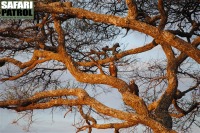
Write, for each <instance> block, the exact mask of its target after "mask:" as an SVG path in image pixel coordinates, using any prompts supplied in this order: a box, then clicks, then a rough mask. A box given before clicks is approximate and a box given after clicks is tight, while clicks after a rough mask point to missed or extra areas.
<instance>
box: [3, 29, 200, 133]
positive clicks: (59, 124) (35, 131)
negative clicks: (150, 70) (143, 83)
mask: <svg viewBox="0 0 200 133" xmlns="http://www.w3.org/2000/svg"><path fill="white" fill-rule="evenodd" d="M151 40H152V39H151V38H150V37H147V36H144V35H142V34H141V33H139V32H132V31H130V32H129V33H128V35H127V36H126V37H124V38H121V37H119V38H117V39H115V40H113V42H112V43H116V42H119V43H120V44H121V43H124V44H128V45H127V48H126V49H130V48H136V47H138V46H143V45H145V44H147V43H149V42H151ZM160 49H161V48H160V47H159V46H157V47H156V48H154V49H153V50H151V51H148V52H146V53H142V54H138V55H137V56H136V57H137V58H139V59H141V60H140V61H142V62H145V61H148V60H149V59H153V58H154V59H163V57H164V56H163V55H164V54H163V52H161V50H160ZM0 88H1V86H0ZM119 99H121V96H120V95H119V94H118V93H117V92H116V90H115V89H113V90H112V93H109V94H108V95H103V96H102V97H98V100H99V101H101V102H103V103H104V104H106V105H108V106H111V107H114V108H120V107H121V103H120V100H119ZM34 112H35V113H34V117H33V119H34V120H35V122H34V123H33V124H32V125H31V128H30V131H29V133H56V132H57V133H75V131H76V130H75V128H74V127H73V126H72V124H73V122H74V119H73V118H74V116H73V114H70V113H69V114H68V115H67V116H66V117H65V118H64V114H65V112H66V111H59V110H57V111H55V112H54V115H53V119H52V114H51V113H50V110H47V111H43V110H39V111H34ZM17 118H18V116H17V115H16V113H15V112H14V111H9V110H5V109H0V133H27V132H26V131H25V130H24V128H25V127H26V126H25V125H23V123H26V120H21V122H20V123H21V124H20V125H17V124H12V122H13V120H15V119H17ZM193 131H194V132H198V131H200V130H199V129H198V128H196V129H194V130H193ZM93 132H94V133H112V132H113V130H93ZM139 132H141V133H142V131H139ZM82 133H86V132H82Z"/></svg>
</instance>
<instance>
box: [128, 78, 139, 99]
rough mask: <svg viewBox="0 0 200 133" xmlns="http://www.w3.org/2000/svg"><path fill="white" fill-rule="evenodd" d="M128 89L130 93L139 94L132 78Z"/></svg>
mask: <svg viewBox="0 0 200 133" xmlns="http://www.w3.org/2000/svg"><path fill="white" fill-rule="evenodd" d="M129 89H130V92H131V93H134V94H135V95H137V96H139V89H138V86H137V85H136V84H135V81H134V80H131V81H130V83H129Z"/></svg>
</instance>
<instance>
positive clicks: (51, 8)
mask: <svg viewBox="0 0 200 133" xmlns="http://www.w3.org/2000/svg"><path fill="white" fill-rule="evenodd" d="M0 21H1V22H0V23H1V25H0V41H1V43H0V53H1V57H0V67H1V68H0V69H1V72H0V76H1V77H0V79H1V80H0V81H1V86H2V87H1V88H2V90H1V101H0V107H1V108H6V109H11V110H15V111H17V112H23V111H29V110H37V109H48V108H53V107H63V108H64V107H66V106H67V107H68V109H69V111H71V110H75V111H76V112H79V113H80V115H81V117H82V119H83V120H84V122H83V124H79V127H77V132H79V131H83V130H87V131H88V132H92V129H93V128H97V129H109V128H112V129H114V130H115V133H118V132H120V131H122V130H123V129H127V128H133V129H134V127H135V126H137V125H138V124H142V125H145V126H146V127H147V130H146V131H147V132H148V131H150V132H151V131H153V132H157V133H161V132H163V133H164V132H178V131H190V129H191V127H192V125H195V126H198V127H200V122H199V115H200V114H199V105H200V102H199V100H200V99H199V84H200V69H199V63H200V50H199V44H200V32H199V30H200V2H199V1H198V0H184V1H171V0H166V1H165V0H158V1H155V0H148V1H143V0H126V1H122V0H87V1H85V0H76V1H72V2H65V1H60V2H51V1H48V2H35V19H34V20H0ZM121 28H123V29H126V30H127V33H128V32H129V31H130V30H132V31H138V32H140V33H142V34H144V35H148V36H151V37H152V42H150V43H147V44H146V45H144V46H140V47H137V48H131V49H128V50H123V51H122V50H120V49H119V47H122V44H120V42H119V43H115V44H112V43H111V41H113V40H114V39H115V38H116V37H118V35H120V34H122V33H123V32H121ZM127 33H126V34H127ZM126 34H125V35H126ZM155 47H161V49H162V51H163V53H164V54H165V58H164V59H163V60H155V61H149V63H147V64H145V65H143V66H142V67H141V66H137V65H135V64H137V63H140V62H139V61H138V62H135V58H133V57H132V56H130V55H136V54H139V53H145V52H148V51H151V50H153V48H155ZM109 64H112V66H113V67H114V68H115V69H113V70H112V72H111V73H110V72H109ZM120 64H121V65H120ZM122 64H124V65H122ZM117 67H119V68H118V69H117ZM132 69H134V71H132ZM110 71H111V70H110ZM120 71H121V72H120ZM68 72H69V73H70V74H71V75H72V76H73V77H74V78H75V80H76V81H78V82H79V83H80V84H81V85H79V84H78V83H77V84H75V85H74V84H72V83H70V82H69V81H68V76H66V75H69V74H68ZM113 72H114V74H113ZM113 75H114V76H113ZM116 75H117V76H116ZM124 77H126V78H124ZM125 79H126V80H125ZM127 79H128V80H127ZM130 81H134V82H131V85H129V82H130ZM182 82H187V83H188V88H181V87H182V86H181V83H182ZM103 85H104V86H103ZM83 86H85V87H83ZM100 86H103V87H104V88H106V89H107V90H111V89H113V88H114V89H116V90H117V91H118V93H119V94H120V95H121V96H122V100H123V104H124V109H122V110H120V109H114V108H111V107H108V106H106V105H105V104H103V103H101V102H100V101H98V100H97V99H96V98H95V95H94V96H91V95H89V93H88V88H90V89H91V88H92V90H97V88H99V87H100ZM3 88H4V89H3ZM133 89H137V90H133ZM135 91H137V92H135ZM94 94H95V91H94ZM69 111H67V113H68V112H69ZM67 113H66V114H67ZM96 116H100V117H101V118H103V119H107V117H109V118H110V119H114V120H115V122H111V121H108V123H104V124H99V122H98V119H97V118H95V117H96ZM116 119H117V120H116Z"/></svg>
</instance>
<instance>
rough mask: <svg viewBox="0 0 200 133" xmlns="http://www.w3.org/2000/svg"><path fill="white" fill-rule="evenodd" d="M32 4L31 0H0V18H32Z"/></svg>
mask: <svg viewBox="0 0 200 133" xmlns="http://www.w3.org/2000/svg"><path fill="white" fill-rule="evenodd" d="M33 7H34V5H33V1H32V0H27V1H14V0H13V1H9V0H7V1H1V3H0V18H3V19H4V18H5V19H34V8H33Z"/></svg>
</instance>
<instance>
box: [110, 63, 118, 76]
mask: <svg viewBox="0 0 200 133" xmlns="http://www.w3.org/2000/svg"><path fill="white" fill-rule="evenodd" d="M109 72H110V76H113V77H117V67H116V66H115V64H114V62H110V65H109Z"/></svg>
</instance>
